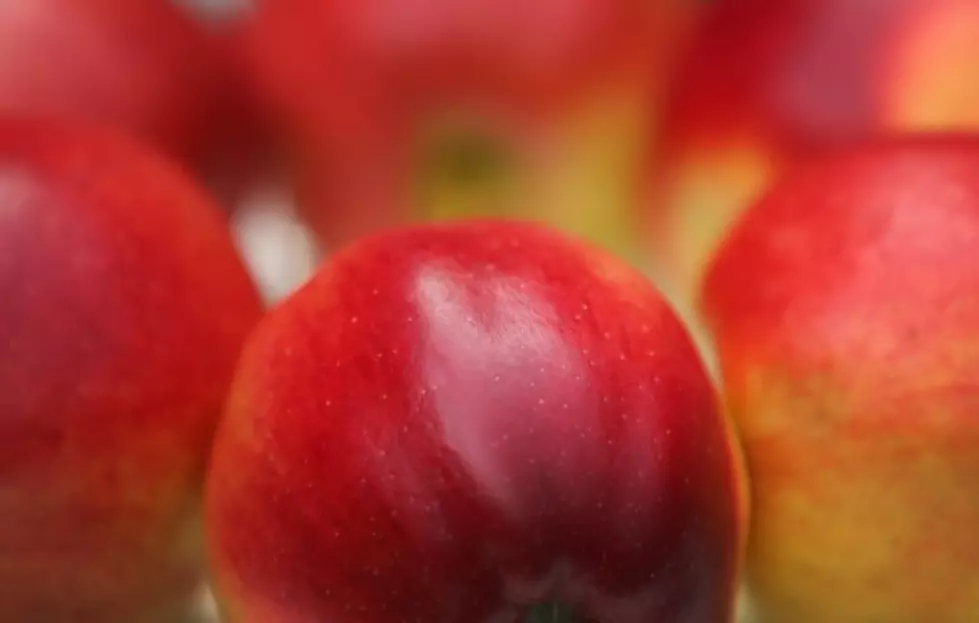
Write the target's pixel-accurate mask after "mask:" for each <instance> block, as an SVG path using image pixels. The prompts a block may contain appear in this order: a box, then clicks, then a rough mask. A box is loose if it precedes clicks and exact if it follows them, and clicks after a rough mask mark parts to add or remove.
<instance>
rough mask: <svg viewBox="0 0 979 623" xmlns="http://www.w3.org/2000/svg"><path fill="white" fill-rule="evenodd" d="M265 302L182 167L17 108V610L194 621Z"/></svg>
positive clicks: (2, 278)
mask: <svg viewBox="0 0 979 623" xmlns="http://www.w3.org/2000/svg"><path fill="white" fill-rule="evenodd" d="M260 314H261V307H260V303H259V300H258V295H257V293H256V291H255V289H254V287H253V286H252V284H251V282H250V280H249V278H248V276H247V274H246V272H245V270H244V268H243V266H242V264H241V262H240V261H239V259H238V257H237V254H236V251H235V248H234V246H233V244H232V241H231V238H230V235H229V234H228V232H227V230H226V228H225V226H224V223H223V220H222V217H221V215H220V212H219V211H218V208H217V207H216V205H215V204H214V202H213V201H212V200H211V199H210V198H208V197H206V196H205V195H204V194H203V193H202V192H200V191H199V190H197V189H196V187H195V186H193V185H192V184H191V182H190V181H189V180H188V179H186V178H185V176H184V174H182V173H181V172H179V171H177V170H175V168H174V167H173V166H172V165H171V164H169V163H167V162H164V161H161V160H160V159H159V157H158V156H155V155H152V154H149V153H146V151H145V149H144V148H143V147H138V146H136V145H134V144H132V143H131V142H130V139H127V138H120V137H119V136H114V135H110V134H109V133H107V132H105V131H103V130H99V129H93V128H92V127H82V126H81V125H76V124H74V123H72V124H56V123H53V122H38V121H28V120H19V121H14V120H11V119H3V120H2V121H0V345H2V347H0V352H2V357H0V554H2V555H0V619H2V620H4V621H16V622H17V623H79V622H82V621H84V622H85V623H118V622H119V621H125V622H127V623H174V622H177V621H185V620H187V619H186V616H187V610H188V607H189V606H190V605H191V604H190V601H191V599H192V598H193V597H194V594H195V591H196V589H197V586H198V583H199V582H200V580H201V577H200V576H201V570H202V563H203V558H202V553H203V552H202V550H203V546H202V544H201V542H200V541H201V536H200V533H199V524H200V520H199V512H198V510H199V505H200V496H201V491H200V490H201V483H202V481H203V476H204V473H203V472H204V464H205V462H206V458H207V456H208V453H209V448H210V440H211V438H212V436H213V431H214V428H215V427H216V424H217V420H218V418H219V416H220V414H221V410H222V406H223V401H224V396H225V394H226V392H227V386H228V384H229V382H230V380H231V377H232V373H233V369H234V364H235V362H236V360H237V356H238V353H239V351H240V347H241V344H242V342H243V340H244V337H245V335H246V334H247V332H248V331H249V330H250V328H251V327H252V326H253V325H254V324H255V323H256V322H257V320H258V318H259V317H260Z"/></svg>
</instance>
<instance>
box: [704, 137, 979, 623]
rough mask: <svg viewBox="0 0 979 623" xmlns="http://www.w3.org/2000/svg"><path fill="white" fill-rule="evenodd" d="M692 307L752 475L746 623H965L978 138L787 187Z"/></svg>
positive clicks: (978, 578) (732, 242) (834, 164)
mask: <svg viewBox="0 0 979 623" xmlns="http://www.w3.org/2000/svg"><path fill="white" fill-rule="evenodd" d="M702 300H703V305H702V309H703V313H704V316H705V318H706V320H707V325H708V326H709V327H710V331H711V334H712V336H713V338H714V341H715V344H716V346H717V349H718V355H719V360H720V363H721V369H722V372H723V382H724V389H725V393H726V396H727V401H728V404H729V407H730V410H731V413H732V415H733V416H734V417H735V419H736V422H737V424H738V425H739V429H740V431H741V433H742V437H743V443H744V447H745V452H746V455H747V459H748V467H749V473H750V475H751V483H752V499H753V510H752V516H753V521H752V526H751V537H750V543H749V553H748V567H747V572H746V576H747V580H748V583H749V587H750V589H751V594H752V597H753V601H754V602H755V607H756V609H757V610H758V615H759V617H758V621H760V622H762V623H870V622H878V621H886V622H887V623H921V622H923V621H934V622H939V621H941V622H942V623H972V622H973V621H975V620H976V616H977V613H979V574H977V573H976V560H979V531H977V530H976V526H977V525H979V485H977V483H979V381H977V376H976V371H977V370H979V137H968V138H966V137H955V136H919V137H905V138H901V139H892V140H886V141H884V140H882V141H880V142H875V143H873V144H869V145H865V146H860V147H851V148H849V149H847V150H845V151H843V152H842V153H839V154H834V155H833V156H832V157H825V158H819V159H818V161H817V162H812V163H810V164H809V165H807V166H806V167H803V168H801V169H800V170H798V171H796V172H793V173H791V174H789V175H788V176H787V177H786V178H784V179H783V181H782V182H780V183H779V184H777V185H776V186H775V187H774V189H773V190H772V191H771V192H770V193H768V194H766V195H765V196H764V198H763V199H762V200H761V202H760V203H758V204H756V205H755V206H754V207H752V208H750V209H749V210H748V211H747V212H746V213H745V215H744V217H743V218H742V219H741V221H740V222H739V224H738V225H736V226H735V227H734V229H733V230H732V232H731V234H730V237H728V238H727V239H726V240H725V241H724V242H723V244H722V245H721V247H720V250H719V252H718V254H717V256H716V257H715V259H714V260H713V262H712V263H711V265H710V267H709V269H708V272H707V277H706V279H705V282H704V289H703V299H702Z"/></svg>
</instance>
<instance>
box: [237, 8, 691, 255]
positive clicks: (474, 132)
mask: <svg viewBox="0 0 979 623" xmlns="http://www.w3.org/2000/svg"><path fill="white" fill-rule="evenodd" d="M697 10H698V7H697V4H696V3H694V2H690V1H687V0H653V1H649V2H647V1H636V0H613V1H609V0H543V1H537V2H523V1H517V0H477V1H471V0H469V1H463V0H363V1H361V2H346V1H341V0H260V1H259V2H257V9H256V11H255V12H254V14H253V15H252V19H251V21H250V26H249V27H248V28H247V33H248V34H247V35H246V38H247V40H248V41H249V44H248V45H247V48H248V50H249V56H250V57H251V58H252V61H253V66H254V68H255V75H256V76H257V82H258V83H260V84H261V88H262V91H263V92H264V93H265V94H266V97H267V101H268V103H269V105H270V108H271V109H273V110H275V111H276V116H277V117H278V119H279V121H280V128H281V129H282V130H283V133H284V134H285V135H286V136H288V137H291V138H290V140H289V143H290V145H289V146H288V150H289V151H290V152H291V153H293V154H294V157H295V162H294V163H293V164H294V165H295V172H296V179H297V184H298V187H299V201H300V203H301V205H302V207H303V209H304V211H305V216H306V218H307V219H308V220H309V222H310V223H311V224H312V225H313V227H314V229H315V230H317V231H318V232H319V234H320V236H321V237H322V238H323V239H324V240H325V241H326V242H327V243H328V244H330V245H336V244H342V243H345V242H347V241H349V240H351V239H353V238H355V237H356V236H358V235H360V234H363V233H365V232H368V231H371V230H373V229H374V228H376V227H380V226H387V225H391V224H397V223H404V222H407V221H413V220H419V219H440V218H447V217H456V216H463V215H476V214H479V215H484V216H486V215H491V216H503V215H511V216H512V215H520V216H523V217H528V218H534V219H540V220H545V221H548V222H550V223H552V224H557V225H560V226H561V227H563V228H565V229H567V230H570V231H574V232H577V233H580V234H582V235H586V236H588V237H589V238H591V239H593V240H596V241H599V242H601V243H603V244H605V245H607V246H609V247H612V248H615V249H618V250H623V249H624V252H629V251H631V248H632V247H631V240H632V239H631V236H632V235H633V234H634V233H635V229H634V227H632V224H633V223H632V220H633V219H634V217H635V214H634V210H633V209H632V208H633V202H634V199H635V192H637V187H638V177H637V176H638V173H639V172H640V171H639V170H638V165H639V155H640V153H641V148H640V145H641V140H642V139H643V138H644V136H645V134H646V132H647V131H646V130H645V129H644V128H645V126H646V125H647V124H648V123H649V122H650V121H651V120H652V119H653V118H654V117H655V115H651V114H649V109H650V108H655V106H656V103H657V102H658V97H657V96H656V94H657V93H658V90H659V87H660V86H661V83H662V81H663V80H664V78H665V76H666V75H667V74H668V72H669V69H670V67H671V65H672V58H673V56H674V52H675V49H676V48H677V46H678V44H679V42H680V41H682V39H683V35H684V33H685V32H686V31H687V27H688V24H689V23H690V22H691V20H692V19H693V16H694V14H695V13H696V12H697Z"/></svg>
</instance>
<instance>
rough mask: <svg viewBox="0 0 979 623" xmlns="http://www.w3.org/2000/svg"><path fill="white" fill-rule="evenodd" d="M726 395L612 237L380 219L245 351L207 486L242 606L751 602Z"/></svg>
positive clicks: (447, 613)
mask: <svg viewBox="0 0 979 623" xmlns="http://www.w3.org/2000/svg"><path fill="white" fill-rule="evenodd" d="M717 404H718V403H717V400H716V397H715V390H714V389H713V387H712V385H711V383H710V382H709V380H708V377H707V375H706V374H705V372H704V369H703V367H702V364H701V362H700V360H699V359H698V357H697V354H696V351H695V350H694V348H693V346H692V344H691V342H690V340H689V338H688V336H687V334H686V332H685V330H684V329H683V327H682V326H681V325H680V323H679V322H678V320H677V319H676V317H675V315H674V314H673V312H672V311H671V310H670V309H669V308H668V307H667V305H666V304H665V303H664V302H663V300H662V299H661V298H660V296H659V294H658V293H657V292H656V290H655V289H654V288H653V287H652V286H651V285H650V284H649V282H648V281H646V280H645V279H644V278H643V277H642V276H641V275H640V274H639V273H638V272H635V271H633V270H632V269H630V268H628V267H626V266H625V265H624V264H622V263H620V262H619V261H617V260H613V259H611V258H610V257H609V256H607V255H605V254H604V253H602V252H599V251H596V250H593V249H592V248H590V247H587V246H585V245H582V244H580V243H578V242H572V241H570V240H568V239H566V238H564V237H562V236H560V235H559V234H556V233H554V232H552V231H550V230H548V229H545V228H540V227H538V226H532V225H520V224H508V223H506V222H492V221H491V222H465V223H455V224H432V225H427V226H420V227H418V228H409V229H404V230H396V231H392V232H387V233H383V234H377V235H374V236H371V237H368V238H365V239H362V240H361V241H359V242H356V243H354V244H353V245H351V246H350V247H347V248H346V249H344V250H342V251H340V252H339V253H338V254H336V255H335V256H334V257H333V259H332V260H331V261H330V263H329V264H327V265H325V266H324V267H323V268H321V270H320V271H319V272H318V273H317V275H316V276H315V277H314V278H313V279H312V280H311V281H310V282H309V283H308V284H307V285H306V286H305V287H304V288H303V289H301V290H300V291H298V293H296V294H294V295H293V296H291V297H290V298H288V299H286V301H285V302H284V303H283V304H282V305H281V306H279V307H278V308H277V309H275V310H274V311H272V312H271V314H270V315H269V316H267V317H266V319H265V320H264V321H263V322H262V323H261V324H260V325H259V327H258V328H257V329H256V331H255V332H254V333H253V334H252V336H251V337H250V338H249V340H248V344H247V345H246V348H245V354H244V355H243V358H242V361H241V362H240V364H239V368H238V371H237V373H236V380H235V382H234V384H233V389H232V393H231V397H230V398H229V407H228V412H227V414H226V417H225V419H224V420H223V422H222V425H221V428H220V430H219V432H218V435H217V439H216V442H215V449H214V453H213V458H212V464H211V470H210V473H209V476H208V484H207V491H206V499H205V503H206V504H205V513H206V514H205V518H206V521H207V531H208V535H209V541H208V542H209V548H210V554H211V561H212V564H213V571H214V576H215V578H216V584H217V588H218V592H219V596H220V600H221V601H222V602H223V605H224V607H225V610H226V614H227V617H228V619H227V620H228V621H230V622H233V623H257V622H262V623H313V622H318V621H331V622H333V623H354V622H355V621H356V622H361V621H372V622H375V623H388V622H390V623H395V622H401V621H443V622H445V623H469V622H473V621H486V622H490V621H492V622H496V623H509V622H516V621H518V620H520V621H523V620H524V619H523V618H520V617H524V616H529V615H532V614H535V613H536V614H537V615H538V616H539V618H537V619H527V620H540V621H544V620H546V621H570V620H579V621H600V622H603V623H648V622H649V621H671V622H675V623H695V622H696V623H718V622H721V621H731V612H732V602H733V600H734V595H735V594H736V589H737V573H738V569H739V566H740V562H741V542H742V535H743V527H744V524H745V498H744V488H743V482H742V480H741V477H742V472H741V471H740V470H741V464H740V458H739V455H738V453H737V452H738V451H737V448H736V445H735V442H734V440H733V437H732V435H731V429H730V428H729V426H728V421H727V419H726V418H725V417H723V415H722V412H721V411H719V410H718V408H717ZM574 614H576V615H577V617H579V618H574V616H573V615H574ZM552 616H553V617H555V618H547V617H552Z"/></svg>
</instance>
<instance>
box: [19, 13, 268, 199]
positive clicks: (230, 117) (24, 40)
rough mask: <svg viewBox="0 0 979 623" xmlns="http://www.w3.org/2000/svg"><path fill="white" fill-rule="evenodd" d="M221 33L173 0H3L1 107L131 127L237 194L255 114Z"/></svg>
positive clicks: (248, 155) (219, 187)
mask: <svg viewBox="0 0 979 623" xmlns="http://www.w3.org/2000/svg"><path fill="white" fill-rule="evenodd" d="M224 39H225V37H224V36H223V35H222V36H219V34H218V33H216V32H215V33H211V32H209V31H208V30H207V29H206V28H204V27H203V26H202V25H201V24H199V23H197V22H196V21H195V20H194V19H192V18H191V16H190V15H189V14H188V13H185V12H184V11H182V10H180V9H179V8H177V6H176V5H175V4H174V3H173V2H171V1H170V0H138V1H134V0H29V1H18V0H7V1H5V2H0V114H3V113H6V114H31V115H39V116H41V115H43V116H52V117H57V118H65V119H69V120H80V121H85V122H98V123H103V124H107V125H111V126H113V127H115V128H119V129H122V130H125V131H126V132H129V133H131V134H134V135H136V136H138V137H139V138H140V139H142V140H144V141H147V142H149V143H150V144H151V145H153V146H154V147H155V148H157V149H159V150H160V151H163V152H164V153H166V154H167V155H168V156H171V157H173V158H176V159H179V160H180V161H181V162H183V163H184V164H186V165H187V166H189V167H191V168H192V169H193V170H194V172H195V173H197V174H198V175H200V176H201V178H202V179H203V180H204V181H206V182H207V183H208V184H209V185H210V186H211V187H212V188H214V189H215V191H220V192H221V193H222V194H223V195H225V196H227V197H229V198H230V197H232V196H233V195H234V193H235V192H236V191H237V189H238V187H239V186H241V185H243V184H244V180H245V177H246V176H247V175H249V174H250V173H251V169H250V167H252V165H253V160H252V154H251V153H250V150H251V149H252V148H253V147H254V149H257V148H258V147H257V146H256V145H257V140H258V139H257V138H253V137H252V136H251V132H252V125H256V124H257V123H258V122H257V121H254V122H253V119H252V118H253V117H255V118H256V119H257V116H256V115H257V112H256V110H255V106H254V105H253V104H252V103H251V102H250V101H249V99H248V96H247V92H246V88H245V83H244V81H242V80H241V79H240V73H241V69H240V67H239V66H238V61H237V59H235V58H234V55H233V54H234V50H233V48H232V46H231V45H230V43H226V42H225V41H224ZM253 141H254V142H255V145H253Z"/></svg>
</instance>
